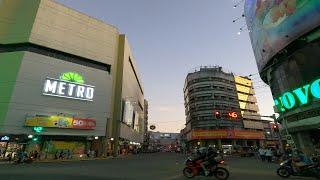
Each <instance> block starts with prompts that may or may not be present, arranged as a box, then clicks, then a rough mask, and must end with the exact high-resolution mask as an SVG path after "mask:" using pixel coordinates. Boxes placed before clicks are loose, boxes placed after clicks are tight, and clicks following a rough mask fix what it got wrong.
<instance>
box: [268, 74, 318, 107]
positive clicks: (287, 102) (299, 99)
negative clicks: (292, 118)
mask: <svg viewBox="0 0 320 180" xmlns="http://www.w3.org/2000/svg"><path fill="white" fill-rule="evenodd" d="M311 96H313V98H315V99H320V79H317V80H315V81H313V82H312V83H311V84H306V85H304V86H302V87H299V88H297V89H294V90H293V91H291V92H285V93H283V94H282V95H281V96H280V97H278V98H277V99H274V104H275V105H276V106H277V108H278V110H279V111H281V112H285V111H287V110H290V109H293V108H295V107H298V106H302V105H306V104H308V103H309V102H310V97H311Z"/></svg>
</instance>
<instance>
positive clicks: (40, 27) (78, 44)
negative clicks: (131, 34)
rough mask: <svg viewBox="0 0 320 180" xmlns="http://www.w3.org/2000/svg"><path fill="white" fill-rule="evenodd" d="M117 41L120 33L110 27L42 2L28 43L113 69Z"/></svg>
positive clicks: (73, 11)
mask: <svg viewBox="0 0 320 180" xmlns="http://www.w3.org/2000/svg"><path fill="white" fill-rule="evenodd" d="M118 38H119V32H118V30H117V29H116V28H115V27H113V26H111V25H108V24H105V23H104V22H102V21H100V20H97V19H94V18H92V17H89V16H87V15H85V14H83V13H80V12H77V11H75V10H73V9H70V8H68V7H65V6H63V5H61V4H58V3H56V2H54V1H51V0H41V2H40V5H39V9H38V12H37V15H36V19H35V21H34V25H33V28H32V31H31V34H30V39H29V42H32V43H35V44H38V45H42V46H46V47H49V48H52V49H57V50H60V51H64V52H68V53H70V54H75V55H78V56H82V57H85V58H89V59H93V60H96V61H99V62H102V63H105V64H110V65H113V63H114V61H116V59H117V51H118V50H117V47H118V46H117V45H118Z"/></svg>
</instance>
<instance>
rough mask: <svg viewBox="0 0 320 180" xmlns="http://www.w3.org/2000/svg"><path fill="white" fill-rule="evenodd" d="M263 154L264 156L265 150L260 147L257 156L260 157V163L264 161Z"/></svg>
mask: <svg viewBox="0 0 320 180" xmlns="http://www.w3.org/2000/svg"><path fill="white" fill-rule="evenodd" d="M265 154H266V149H265V148H264V147H260V149H259V155H260V159H261V161H265V159H266V158H265V157H266V156H265Z"/></svg>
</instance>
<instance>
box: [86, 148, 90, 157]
mask: <svg viewBox="0 0 320 180" xmlns="http://www.w3.org/2000/svg"><path fill="white" fill-rule="evenodd" d="M87 157H88V158H89V157H90V149H88V151H87Z"/></svg>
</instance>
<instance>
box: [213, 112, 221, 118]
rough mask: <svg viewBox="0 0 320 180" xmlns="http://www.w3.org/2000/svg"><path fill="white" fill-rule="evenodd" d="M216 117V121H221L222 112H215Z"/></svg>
mask: <svg viewBox="0 0 320 180" xmlns="http://www.w3.org/2000/svg"><path fill="white" fill-rule="evenodd" d="M214 117H215V118H216V119H221V114H220V112H219V111H215V112H214Z"/></svg>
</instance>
